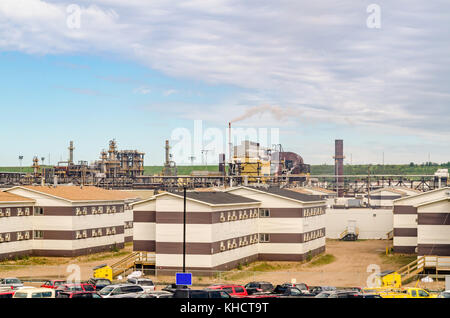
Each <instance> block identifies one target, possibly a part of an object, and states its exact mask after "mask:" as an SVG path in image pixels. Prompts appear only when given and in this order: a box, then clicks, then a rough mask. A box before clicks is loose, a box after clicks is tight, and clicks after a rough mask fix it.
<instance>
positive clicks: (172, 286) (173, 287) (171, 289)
mask: <svg viewBox="0 0 450 318" xmlns="http://www.w3.org/2000/svg"><path fill="white" fill-rule="evenodd" d="M177 289H189V286H186V285H177V284H170V285H167V286H166V287H164V288H163V289H162V290H164V291H168V292H171V293H172V294H173V293H174V292H175V291H176V290H177Z"/></svg>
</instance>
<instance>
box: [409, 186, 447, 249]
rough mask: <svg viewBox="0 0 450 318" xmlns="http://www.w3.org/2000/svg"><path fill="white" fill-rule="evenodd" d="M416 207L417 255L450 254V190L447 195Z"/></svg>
mask: <svg viewBox="0 0 450 318" xmlns="http://www.w3.org/2000/svg"><path fill="white" fill-rule="evenodd" d="M416 207H417V215H418V217H417V255H418V256H424V255H437V256H450V190H449V191H448V195H447V196H446V197H444V198H441V199H437V200H434V201H428V202H423V203H420V204H417V206H416Z"/></svg>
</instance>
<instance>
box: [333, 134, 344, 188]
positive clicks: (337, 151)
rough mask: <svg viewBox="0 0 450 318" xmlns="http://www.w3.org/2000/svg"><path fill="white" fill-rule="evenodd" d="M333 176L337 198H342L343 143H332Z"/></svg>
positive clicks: (336, 141)
mask: <svg viewBox="0 0 450 318" xmlns="http://www.w3.org/2000/svg"><path fill="white" fill-rule="evenodd" d="M333 158H334V174H335V176H336V192H337V195H338V197H343V196H344V178H343V175H344V158H345V157H344V141H343V140H342V139H336V140H335V141H334V157H333Z"/></svg>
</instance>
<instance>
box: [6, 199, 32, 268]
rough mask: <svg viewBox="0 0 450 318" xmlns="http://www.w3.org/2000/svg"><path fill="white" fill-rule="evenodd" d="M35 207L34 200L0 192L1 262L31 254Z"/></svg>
mask: <svg viewBox="0 0 450 318" xmlns="http://www.w3.org/2000/svg"><path fill="white" fill-rule="evenodd" d="M34 205H35V201H34V200H33V199H30V198H27V197H23V196H19V195H15V194H12V193H7V192H1V191H0V260H5V259H10V258H14V257H20V256H25V255H28V254H30V252H31V250H32V249H33V245H32V238H33V222H32V218H33V210H34Z"/></svg>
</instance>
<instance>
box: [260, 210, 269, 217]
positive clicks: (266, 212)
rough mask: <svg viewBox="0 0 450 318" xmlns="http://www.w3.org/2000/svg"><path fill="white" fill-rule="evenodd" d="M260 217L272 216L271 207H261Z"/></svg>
mask: <svg viewBox="0 0 450 318" xmlns="http://www.w3.org/2000/svg"><path fill="white" fill-rule="evenodd" d="M259 217H260V218H268V217H270V210H269V209H259Z"/></svg>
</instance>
